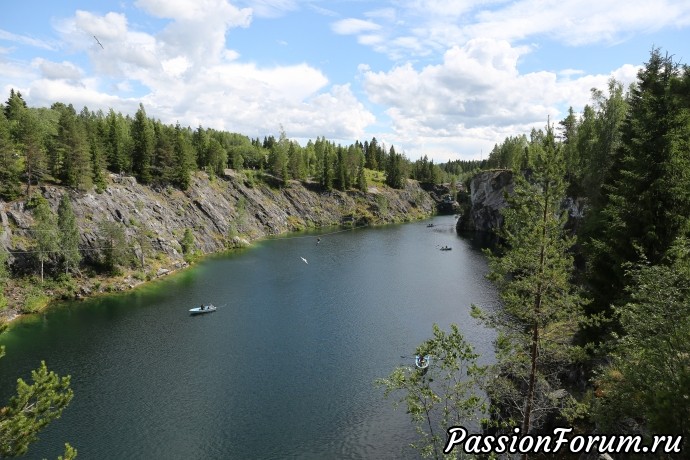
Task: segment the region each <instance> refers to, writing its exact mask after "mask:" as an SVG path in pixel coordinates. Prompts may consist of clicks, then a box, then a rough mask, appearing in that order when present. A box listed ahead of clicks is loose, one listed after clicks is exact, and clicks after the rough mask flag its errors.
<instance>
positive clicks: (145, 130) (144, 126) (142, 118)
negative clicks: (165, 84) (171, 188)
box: [131, 104, 155, 184]
mask: <svg viewBox="0 0 690 460" xmlns="http://www.w3.org/2000/svg"><path fill="white" fill-rule="evenodd" d="M131 133H132V147H133V151H132V169H133V170H134V173H135V174H136V175H137V179H139V181H140V182H141V183H143V184H148V183H149V182H151V179H152V178H153V175H152V172H151V163H152V159H153V152H154V148H155V144H154V142H155V139H154V130H153V126H152V123H151V121H150V120H149V119H148V118H147V117H146V111H145V110H144V105H143V104H139V110H137V113H136V114H135V116H134V121H133V122H132V127H131Z"/></svg>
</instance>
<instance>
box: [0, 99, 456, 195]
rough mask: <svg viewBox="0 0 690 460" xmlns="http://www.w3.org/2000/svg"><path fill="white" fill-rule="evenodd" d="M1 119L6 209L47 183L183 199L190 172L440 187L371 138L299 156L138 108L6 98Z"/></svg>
mask: <svg viewBox="0 0 690 460" xmlns="http://www.w3.org/2000/svg"><path fill="white" fill-rule="evenodd" d="M1 109H2V110H0V112H1V113H0V198H3V199H4V200H6V201H11V200H14V199H17V198H19V197H20V196H23V195H29V190H30V188H31V186H32V185H38V184H41V183H45V182H51V183H57V184H61V185H64V186H67V187H71V188H73V189H76V190H81V191H87V190H91V189H95V190H96V191H102V190H103V189H104V188H105V187H106V181H105V177H106V174H109V173H113V174H120V175H133V176H134V177H136V179H137V181H138V182H140V183H142V184H148V185H153V186H165V185H173V186H175V187H178V188H179V189H182V190H185V189H187V187H188V186H189V180H190V174H192V173H193V172H194V171H197V170H201V171H206V172H207V173H208V174H210V175H222V174H223V171H224V170H225V169H226V168H232V169H235V170H251V171H261V172H262V173H266V174H270V175H272V176H274V177H276V178H279V179H280V180H281V181H283V182H285V183H286V182H287V181H289V180H302V181H306V180H311V181H315V182H318V183H319V184H320V185H322V186H323V187H324V188H325V189H327V190H330V189H334V188H335V189H338V190H348V189H360V190H366V175H365V170H366V169H369V170H372V171H381V172H384V173H385V181H386V183H387V185H389V186H391V187H394V188H401V187H402V184H403V181H404V180H405V179H407V178H408V177H409V178H413V179H417V180H419V181H421V182H425V183H437V182H440V181H442V180H444V179H445V180H448V175H447V174H445V173H444V170H442V169H441V168H440V167H439V166H438V165H434V163H433V160H432V161H429V160H428V159H427V157H424V158H423V159H420V160H418V161H416V162H414V163H413V162H411V161H410V160H409V159H408V158H407V157H406V156H405V155H404V154H402V153H398V152H396V150H395V147H394V146H392V145H391V146H390V147H389V148H388V149H387V148H386V146H385V144H381V143H379V142H378V141H377V140H376V138H375V137H374V138H372V139H371V141H364V143H362V142H360V141H355V142H354V143H353V144H351V145H349V146H343V145H340V144H338V145H336V144H335V143H334V142H331V141H328V140H326V139H325V138H317V139H316V140H315V141H312V140H309V142H307V144H306V145H305V146H301V145H300V144H299V143H298V142H296V141H292V140H289V139H288V137H287V134H286V133H285V132H284V131H281V133H280V135H279V138H278V139H276V138H275V137H274V136H272V135H271V136H267V137H264V139H263V141H262V140H260V139H258V138H256V139H251V138H249V137H247V136H244V135H241V134H238V133H230V132H226V131H218V130H215V129H211V128H203V127H202V126H199V127H197V128H196V129H192V128H190V127H182V126H180V124H179V123H178V124H176V125H175V126H172V125H166V124H164V123H162V122H160V121H159V120H155V119H152V118H149V117H148V116H147V115H146V111H145V108H144V106H143V105H142V104H140V105H139V109H138V110H137V112H136V113H135V115H134V117H131V116H129V115H122V114H121V113H116V112H115V111H113V110H112V109H111V110H109V111H108V113H107V114H106V113H103V111H100V110H99V111H97V112H93V111H90V110H89V109H88V108H87V107H84V108H83V109H81V111H79V112H77V111H76V109H75V108H74V107H73V106H72V105H71V104H70V105H65V104H63V103H55V104H53V105H52V106H51V107H50V108H30V107H27V104H26V102H25V101H24V99H23V97H22V95H21V93H20V92H18V91H14V89H12V90H11V91H10V95H9V98H8V99H7V101H6V102H5V104H4V105H2V107H1ZM455 169H457V167H456V168H455Z"/></svg>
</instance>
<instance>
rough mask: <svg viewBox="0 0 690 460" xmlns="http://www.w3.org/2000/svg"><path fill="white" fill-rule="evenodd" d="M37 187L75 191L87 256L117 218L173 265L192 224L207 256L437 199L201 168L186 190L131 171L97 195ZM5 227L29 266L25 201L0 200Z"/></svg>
mask: <svg viewBox="0 0 690 460" xmlns="http://www.w3.org/2000/svg"><path fill="white" fill-rule="evenodd" d="M40 193H41V194H42V195H43V196H44V197H45V198H47V199H48V201H49V202H50V204H51V207H52V208H53V210H55V211H56V212H57V207H58V203H59V201H60V198H61V196H62V195H63V194H64V193H69V194H70V198H71V202H72V207H73V209H74V213H75V215H76V218H77V224H78V226H79V229H80V233H81V241H80V249H81V250H82V252H83V253H84V255H85V256H86V257H87V258H88V257H89V256H91V255H93V254H95V253H96V250H97V244H98V224H99V222H102V221H117V222H121V223H122V224H123V226H124V228H125V233H126V234H127V236H128V237H130V241H133V239H134V238H133V237H134V235H136V234H141V232H143V233H144V234H145V235H146V238H147V239H148V241H149V243H150V244H151V246H152V247H153V249H154V250H155V251H157V252H163V253H165V254H166V255H167V256H169V258H170V259H172V261H173V263H175V262H179V261H182V259H183V256H182V250H181V246H180V243H179V242H180V241H181V240H182V237H183V235H184V232H185V229H191V230H192V234H193V236H194V241H195V248H196V249H197V250H198V251H200V252H201V253H204V254H209V253H213V252H218V251H222V250H225V249H227V248H230V247H239V246H245V245H247V244H249V241H251V240H255V239H258V238H262V237H264V236H268V235H274V234H279V233H284V232H287V231H293V230H299V229H302V228H308V227H322V226H328V225H336V224H339V223H340V221H341V218H342V217H343V216H344V215H354V216H356V217H357V218H358V219H364V220H365V221H367V220H374V221H380V222H390V221H393V220H406V216H407V215H413V216H422V215H430V214H432V213H433V211H434V201H433V200H432V199H431V197H430V196H429V195H428V194H427V193H425V192H424V191H423V190H422V189H421V188H419V186H418V184H417V183H416V182H412V181H410V182H408V184H407V186H406V188H405V189H403V190H390V189H382V190H377V192H376V193H375V194H370V193H362V192H356V191H348V192H339V191H330V192H323V191H322V190H319V189H318V187H315V186H314V187H311V186H310V185H309V184H307V185H304V184H302V183H298V182H292V183H290V184H289V185H288V186H287V187H283V188H271V187H269V186H268V185H266V184H265V183H263V182H261V181H255V182H253V183H252V182H251V181H249V180H248V179H247V178H246V177H245V176H244V175H243V174H241V173H236V174H233V175H232V176H230V177H226V178H225V179H218V178H217V179H214V180H211V179H209V177H208V176H206V175H205V174H203V173H199V174H197V175H196V176H194V177H193V180H192V185H191V186H190V187H189V189H188V190H187V191H184V192H183V191H180V190H177V189H174V188H172V187H166V188H164V189H161V190H154V189H152V188H151V187H147V186H142V185H140V184H138V183H137V182H136V180H135V179H134V178H132V177H119V176H111V177H110V183H109V184H108V188H107V189H106V190H105V191H104V192H103V193H100V194H99V193H96V192H93V191H92V192H89V193H80V192H75V191H69V190H67V189H65V188H63V187H58V186H43V187H41V189H40ZM0 225H1V226H2V227H1V229H2V231H0V246H2V247H4V248H5V249H7V250H9V251H10V253H12V256H11V262H12V263H13V264H14V263H17V264H18V265H19V266H21V265H23V264H27V263H28V260H21V259H27V258H28V255H26V254H22V251H28V250H30V246H29V245H30V244H31V238H30V229H31V227H32V225H33V217H32V214H31V211H30V210H28V209H26V208H25V205H24V203H23V202H20V201H17V202H12V203H4V202H2V201H0Z"/></svg>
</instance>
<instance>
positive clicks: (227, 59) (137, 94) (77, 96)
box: [25, 0, 375, 139]
mask: <svg viewBox="0 0 690 460" xmlns="http://www.w3.org/2000/svg"><path fill="white" fill-rule="evenodd" d="M209 1H215V4H217V5H220V7H221V9H222V5H225V4H226V3H225V2H220V1H217V0H209ZM137 4H138V5H139V6H141V7H142V8H146V9H147V11H148V10H149V9H154V8H156V7H157V6H158V5H159V3H158V2H157V0H140V1H139V2H138V3H137ZM186 5H187V3H184V2H181V1H176V2H171V3H167V2H166V6H161V9H160V10H158V15H159V16H164V17H170V18H171V19H172V20H171V21H170V22H169V23H168V24H167V25H165V26H164V29H163V30H162V31H160V32H159V33H156V32H150V33H145V32H136V31H132V30H131V29H130V26H129V24H128V20H127V17H126V16H125V15H123V14H119V13H108V14H105V15H102V16H99V15H96V14H94V13H90V12H84V11H80V12H77V13H76V14H75V15H74V16H73V17H72V18H70V19H68V20H65V21H62V22H60V23H59V24H58V26H59V32H60V33H61V35H62V37H63V38H64V40H65V41H66V42H68V43H70V44H71V47H72V48H74V49H81V50H83V51H86V53H87V54H88V56H89V57H90V58H91V62H92V65H93V67H94V68H95V69H96V73H97V75H98V76H99V77H98V78H84V76H83V75H82V74H80V73H79V69H78V68H77V67H76V66H71V65H70V64H69V63H67V62H63V63H62V64H58V63H51V62H48V61H42V60H41V61H36V63H35V67H36V68H39V69H40V70H41V71H42V73H43V77H42V78H41V77H38V78H37V79H35V80H34V81H33V83H32V84H30V85H29V87H28V89H27V90H26V94H25V96H26V97H27V100H28V101H30V103H31V104H37V105H50V104H52V103H53V102H56V101H61V102H66V103H73V104H75V106H82V105H86V106H88V107H89V108H90V109H92V110H97V109H99V108H100V109H103V110H108V109H109V108H111V107H112V108H114V109H115V110H119V111H123V112H124V113H133V112H134V111H136V108H137V106H138V104H139V102H142V103H143V104H144V106H145V107H146V110H147V114H148V115H149V116H152V117H155V118H158V119H160V120H161V121H163V122H164V123H175V122H177V121H179V122H180V123H182V124H185V125H189V126H197V125H199V124H201V125H203V126H205V127H211V128H215V129H224V130H228V131H233V132H240V133H244V134H247V135H259V134H265V133H276V132H277V130H278V129H279V127H280V126H281V125H283V126H284V127H285V129H286V130H287V132H288V133H289V134H290V136H294V137H311V136H314V133H315V132H318V135H326V136H330V137H333V138H346V139H347V138H349V139H356V138H359V137H362V136H363V135H364V130H365V129H366V127H367V126H368V125H369V124H371V123H373V122H374V120H375V118H374V115H373V114H372V113H371V112H370V111H369V110H367V109H366V108H365V107H364V106H363V104H362V103H361V102H359V101H358V100H357V98H356V97H355V96H354V94H353V92H352V90H351V88H350V86H349V85H333V86H330V87H329V79H328V78H327V77H326V76H325V75H324V74H323V72H321V71H320V70H318V69H316V68H315V67H313V66H311V65H309V64H307V63H299V64H294V65H283V66H272V67H265V66H264V67H262V66H258V65H256V64H254V63H249V62H242V61H241V60H240V56H239V54H238V53H237V52H236V51H233V50H229V49H227V48H226V47H225V33H226V31H227V30H228V28H229V27H234V26H242V25H243V24H244V23H243V22H242V21H234V22H233V20H229V19H228V18H229V17H230V16H232V15H223V14H220V15H217V14H214V13H213V11H204V12H199V11H196V12H194V11H192V14H191V16H190V17H186V16H185V14H184V12H185V11H186V10H185V6H186ZM244 17H245V18H250V16H249V15H248V14H247V15H245V16H244ZM190 18H192V19H190ZM202 18H203V20H202ZM93 35H96V36H97V37H98V38H99V40H100V41H101V42H102V43H103V48H101V47H100V46H98V44H97V43H96V41H95V40H94V39H93ZM94 45H95V46H94Z"/></svg>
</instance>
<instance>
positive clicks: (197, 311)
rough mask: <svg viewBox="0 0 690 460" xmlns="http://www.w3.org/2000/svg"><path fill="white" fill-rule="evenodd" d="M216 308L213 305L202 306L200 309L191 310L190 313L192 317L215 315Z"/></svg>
mask: <svg viewBox="0 0 690 460" xmlns="http://www.w3.org/2000/svg"><path fill="white" fill-rule="evenodd" d="M216 309H217V308H216V306H215V305H213V304H212V303H210V304H208V305H203V304H202V305H200V306H198V307H194V308H190V309H189V313H190V314H192V315H203V314H204V313H213V312H214V311H216Z"/></svg>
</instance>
